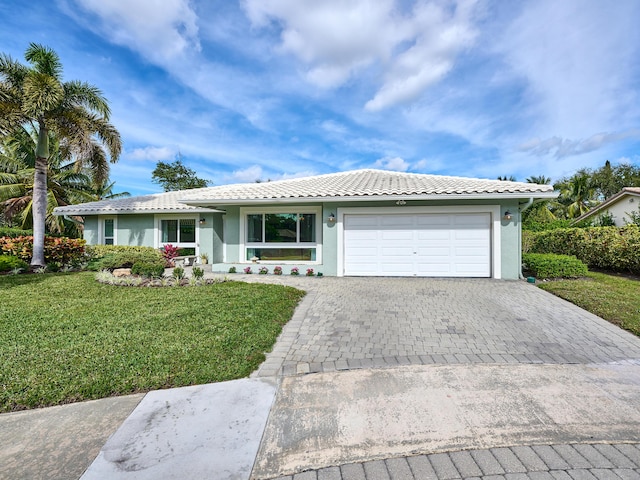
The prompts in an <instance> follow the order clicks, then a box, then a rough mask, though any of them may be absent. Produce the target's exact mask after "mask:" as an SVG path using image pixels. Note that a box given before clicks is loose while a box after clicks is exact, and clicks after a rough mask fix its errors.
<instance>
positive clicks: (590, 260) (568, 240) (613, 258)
mask: <svg viewBox="0 0 640 480" xmlns="http://www.w3.org/2000/svg"><path fill="white" fill-rule="evenodd" d="M523 247H524V248H526V250H525V251H526V252H527V253H555V254H559V255H575V256H576V257H577V258H578V259H580V260H581V261H582V262H584V263H586V264H587V265H588V266H589V267H590V268H600V269H603V270H611V271H615V272H632V273H636V274H640V227H638V225H633V224H631V225H626V226H624V227H588V228H562V229H558V230H552V231H547V232H539V233H535V234H532V236H530V237H529V238H527V242H526V244H525V243H524V242H523Z"/></svg>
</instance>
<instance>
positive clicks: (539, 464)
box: [511, 446, 549, 472]
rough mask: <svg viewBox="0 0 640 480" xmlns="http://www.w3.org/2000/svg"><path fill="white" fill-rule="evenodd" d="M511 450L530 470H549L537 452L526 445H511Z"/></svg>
mask: <svg viewBox="0 0 640 480" xmlns="http://www.w3.org/2000/svg"><path fill="white" fill-rule="evenodd" d="M511 451H512V452H513V453H515V455H516V457H518V459H519V460H520V461H521V462H522V464H523V465H524V466H525V467H526V469H527V470H528V471H530V472H535V471H545V470H549V467H547V464H546V463H544V462H543V461H542V459H541V458H540V457H539V456H538V454H537V453H536V452H535V451H534V450H533V449H532V448H531V447H528V446H518V447H511Z"/></svg>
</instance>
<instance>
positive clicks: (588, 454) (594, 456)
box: [573, 444, 615, 468]
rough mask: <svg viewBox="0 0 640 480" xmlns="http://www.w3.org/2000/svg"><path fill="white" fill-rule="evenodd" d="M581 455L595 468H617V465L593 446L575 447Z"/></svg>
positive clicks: (581, 445)
mask: <svg viewBox="0 0 640 480" xmlns="http://www.w3.org/2000/svg"><path fill="white" fill-rule="evenodd" d="M573 448H575V449H576V450H577V451H578V453H579V454H580V455H582V456H583V457H584V458H586V459H587V460H588V461H589V463H590V464H591V466H592V467H593V468H615V465H614V464H612V463H611V461H609V459H608V458H607V457H605V456H604V455H602V454H601V453H600V452H599V451H598V450H596V449H595V448H593V446H592V445H587V444H577V445H574V446H573Z"/></svg>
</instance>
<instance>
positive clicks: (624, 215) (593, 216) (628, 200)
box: [571, 187, 640, 227]
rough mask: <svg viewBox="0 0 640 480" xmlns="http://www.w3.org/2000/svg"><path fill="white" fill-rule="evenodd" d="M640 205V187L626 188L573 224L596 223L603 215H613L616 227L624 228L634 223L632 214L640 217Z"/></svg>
mask: <svg viewBox="0 0 640 480" xmlns="http://www.w3.org/2000/svg"><path fill="white" fill-rule="evenodd" d="M639 205H640V187H624V188H623V189H622V190H620V191H619V192H618V193H616V194H615V195H614V196H612V197H609V198H608V199H607V200H605V201H604V202H602V203H601V204H600V205H598V206H597V207H593V208H592V209H591V210H589V211H588V212H587V213H585V214H583V215H581V216H580V217H578V218H576V219H575V220H574V221H573V222H571V223H573V224H577V223H580V222H581V221H583V220H593V221H596V220H597V219H598V218H599V217H601V216H602V215H611V217H612V218H613V221H614V222H615V224H616V226H618V227H622V226H624V225H626V224H627V223H633V219H632V218H631V216H630V214H631V213H635V214H636V215H640V209H639Z"/></svg>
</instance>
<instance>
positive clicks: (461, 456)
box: [449, 451, 482, 478]
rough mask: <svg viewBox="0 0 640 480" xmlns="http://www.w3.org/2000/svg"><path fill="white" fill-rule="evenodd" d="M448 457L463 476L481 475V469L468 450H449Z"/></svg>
mask: <svg viewBox="0 0 640 480" xmlns="http://www.w3.org/2000/svg"><path fill="white" fill-rule="evenodd" d="M449 457H450V458H451V461H452V462H453V463H454V465H455V466H456V469H457V470H458V472H460V475H461V476H462V477H463V478H467V477H480V476H482V470H480V467H478V464H477V463H476V462H475V460H474V459H473V457H472V456H471V454H470V453H469V452H466V451H461V452H451V453H450V454H449Z"/></svg>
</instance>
